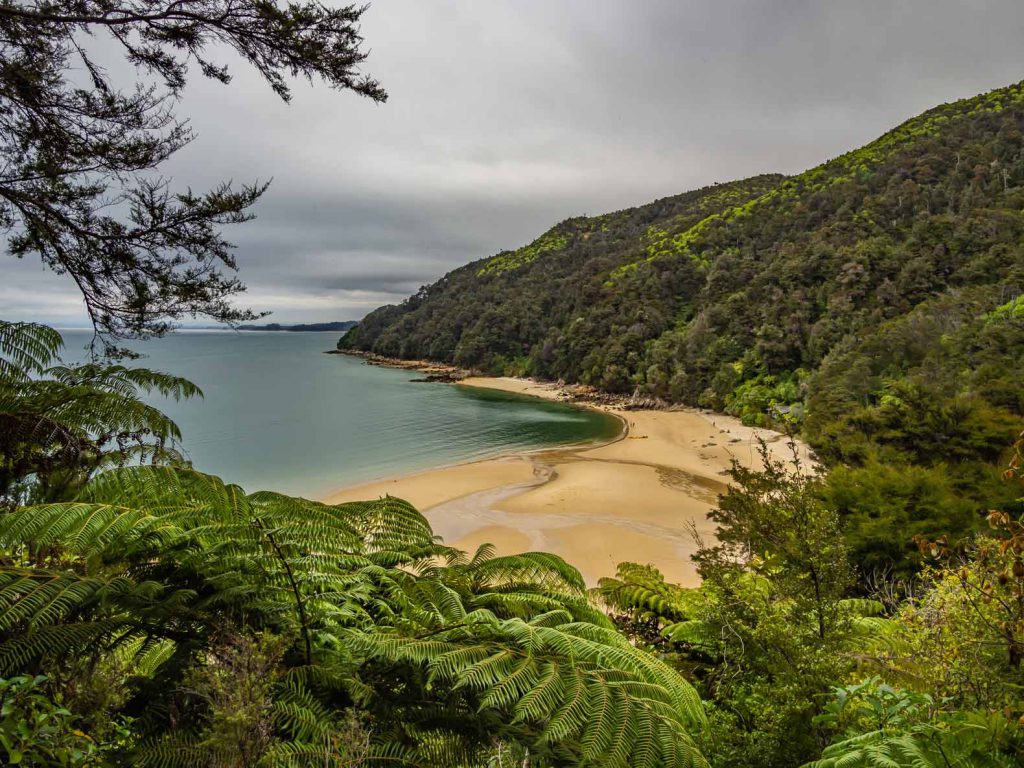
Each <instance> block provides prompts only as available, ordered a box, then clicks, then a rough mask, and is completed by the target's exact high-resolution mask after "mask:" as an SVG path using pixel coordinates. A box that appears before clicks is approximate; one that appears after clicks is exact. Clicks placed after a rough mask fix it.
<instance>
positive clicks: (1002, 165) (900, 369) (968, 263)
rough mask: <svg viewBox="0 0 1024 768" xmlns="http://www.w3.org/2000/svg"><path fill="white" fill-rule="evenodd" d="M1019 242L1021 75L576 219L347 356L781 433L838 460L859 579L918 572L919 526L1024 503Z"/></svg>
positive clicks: (416, 300) (352, 344) (355, 341)
mask: <svg viewBox="0 0 1024 768" xmlns="http://www.w3.org/2000/svg"><path fill="white" fill-rule="evenodd" d="M1022 243H1024V84H1017V85H1012V86H1009V87H1007V88H1002V89H999V90H996V91H993V92H991V93H988V94H984V95H982V96H978V97H975V98H971V99H965V100H963V101H958V102H955V103H953V104H947V105H943V106H940V107H937V108H935V109H932V110H930V111H928V112H926V113H924V114H923V115H920V116H919V117H916V118H913V119H912V120H909V121H907V122H906V123H904V124H903V125H901V126H899V127H898V128H896V129H895V130H893V131H890V132H889V133H887V134H886V135H884V136H882V137H881V138H879V139H878V140H877V141H874V142H872V143H871V144H869V145H867V146H866V147H863V148H861V149H858V150H856V151H853V152H850V153H848V154H846V155H843V156H842V157H839V158H836V159H834V160H831V161H829V162H827V163H824V164H822V165H820V166H818V167H816V168H813V169H811V170H809V171H807V172H806V173H803V174H800V175H799V176H795V177H792V178H783V177H779V176H761V177H756V178H753V179H747V180H745V181H739V182H734V183H731V184H721V185H716V186H713V187H708V188H705V189H702V190H698V191H696V192H691V193H688V194H686V195H680V196H677V197H673V198H666V199H664V200H659V201H657V202H655V203H652V204H650V205H646V206H642V207H640V208H635V209H631V210H626V211H619V212H617V213H613V214H608V215H606V216H599V217H595V218H577V219H570V220H568V221H565V222H562V223H561V224H559V225H558V226H556V227H555V228H554V229H552V230H551V231H550V232H549V233H547V234H546V235H544V236H543V237H541V238H540V239H539V240H537V241H535V242H534V243H533V244H531V245H530V246H528V247H526V248H525V249H520V250H519V251H515V252H511V253H507V254H499V255H498V256H496V257H494V258H492V259H489V260H484V261H481V262H476V263H474V264H469V265H467V266H466V267H463V268H461V269H457V270H455V271H453V272H451V273H450V274H448V275H446V276H445V277H444V278H442V279H441V280H439V281H438V282H437V283H435V284H433V285H430V286H426V287H425V288H423V289H421V291H420V292H419V293H418V294H417V295H416V296H413V297H411V298H409V299H408V300H406V301H405V302H404V303H403V304H401V305H399V306H389V307H382V308H381V309H379V310H377V311H376V312H373V313H371V314H370V315H368V316H367V317H366V319H365V320H363V321H362V322H361V323H360V325H359V326H357V327H356V328H354V329H352V330H351V331H349V332H348V333H347V334H346V335H345V336H344V337H343V338H342V339H341V341H340V342H339V347H340V348H342V349H359V350H372V351H374V352H377V353H380V354H384V355H390V356H394V357H409V358H429V359H437V360H443V361H447V362H452V363H455V364H458V365H462V366H465V367H470V368H478V369H481V370H484V371H489V372H494V373H500V374H512V375H526V376H537V377H540V378H546V379H562V380H566V381H575V382H583V383H586V384H590V385H593V386H595V387H598V388H600V389H603V390H607V391H610V392H618V393H623V394H630V393H634V392H635V393H638V394H641V395H644V396H653V397H658V398H662V399H664V400H667V401H672V402H682V403H688V404H692V405H699V406H705V407H709V408H713V409H716V410H723V411H725V412H727V413H731V414H734V415H736V416H739V417H740V418H741V419H742V420H743V421H744V422H745V423H747V424H755V425H772V424H774V425H784V426H785V427H786V428H787V429H790V430H796V431H798V432H799V433H800V435H801V436H802V437H803V438H804V439H805V440H807V441H808V442H809V443H810V444H811V445H812V446H813V447H814V448H815V449H816V451H817V452H818V455H819V457H820V458H821V459H822V460H823V461H824V462H825V463H826V464H827V465H828V466H829V467H835V468H837V471H836V472H834V473H832V474H831V475H830V476H829V479H828V481H827V485H828V488H827V489H826V491H825V492H826V493H827V495H828V496H829V499H830V501H831V503H832V504H833V505H835V506H836V507H837V508H838V509H839V512H840V514H841V516H842V518H843V521H844V525H845V526H846V528H847V531H848V533H847V540H848V542H849V545H850V548H851V551H852V554H853V558H854V562H855V564H856V565H857V566H858V567H859V568H860V570H861V572H862V573H863V574H869V573H871V572H885V571H890V570H893V569H895V570H896V571H898V572H900V573H902V574H904V575H909V574H911V573H913V572H914V571H915V570H917V569H919V568H920V567H921V558H920V557H919V556H918V554H917V552H916V550H915V548H914V547H913V545H912V543H911V538H912V536H913V535H920V536H924V537H931V538H935V537H937V536H939V535H942V534H946V535H948V536H950V537H952V538H953V539H956V540H961V539H966V538H969V537H970V535H971V534H972V532H974V531H976V530H978V529H979V526H980V525H981V521H982V516H981V514H979V513H980V512H982V511H983V510H987V509H990V508H999V509H1004V510H1006V511H1009V512H1014V513H1019V512H1020V511H1021V510H1020V508H1019V507H1017V506H1015V501H1014V497H1013V496H1012V494H1011V493H1010V492H1009V491H1008V490H1007V488H1006V487H1005V485H1003V484H1002V483H1000V481H999V473H1000V466H1001V464H1000V461H1001V458H1002V454H1003V452H1004V451H1005V448H1006V446H1007V445H1009V444H1010V443H1011V442H1012V440H1013V437H1014V435H1016V434H1017V432H1019V431H1020V429H1021V427H1022V426H1024V384H1022V380H1021V378H1020V376H1019V375H1018V374H1017V372H1018V371H1019V370H1020V367H1021V365H1022V364H1024V313H1022V310H1021V307H1022V306H1024V304H1022V301H1021V299H1020V294H1021V290H1022V289H1021V285H1022V284H1024V272H1022V269H1024V266H1022V265H1024V251H1022V248H1024V245H1022ZM499 266H500V268H499ZM481 307H484V308H486V309H484V310H481V309H480V308H481ZM896 526H898V527H900V528H901V529H905V530H907V531H908V532H909V534H910V535H909V536H907V537H905V538H901V539H900V540H898V541H894V540H893V537H892V536H890V535H889V533H890V532H891V531H892V530H893V528H894V527H896Z"/></svg>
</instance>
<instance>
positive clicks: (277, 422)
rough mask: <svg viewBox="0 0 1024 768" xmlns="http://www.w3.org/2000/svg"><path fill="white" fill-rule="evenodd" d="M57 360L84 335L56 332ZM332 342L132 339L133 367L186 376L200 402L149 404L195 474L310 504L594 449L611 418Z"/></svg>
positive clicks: (613, 423)
mask: <svg viewBox="0 0 1024 768" xmlns="http://www.w3.org/2000/svg"><path fill="white" fill-rule="evenodd" d="M63 333H64V340H65V345H66V346H65V355H64V356H65V359H68V360H72V359H75V358H79V357H82V356H83V355H84V352H83V348H84V346H85V345H86V343H87V342H88V340H89V338H90V335H89V334H88V333H86V332H84V331H64V332H63ZM337 337H338V334H337V333H281V332H278V333H269V332H268V333H264V332H256V331H246V332H242V333H232V332H221V331H194V332H189V331H186V332H178V333H174V334H171V335H170V336H167V337H165V338H163V339H155V340H152V341H147V342H136V343H134V344H133V345H132V347H133V348H134V349H135V350H136V351H138V352H141V353H143V354H144V355H145V357H144V358H143V359H141V360H138V361H136V362H135V363H133V364H134V365H138V366H143V367H147V368H154V369H157V370H162V371H168V372H171V373H174V374H177V375H179V376H185V377H186V378H189V379H191V380H192V381H194V382H195V383H196V384H198V385H199V386H200V387H201V388H202V390H203V393H204V395H205V397H204V398H203V399H202V400H188V401H184V402H180V403H176V402H174V401H173V400H164V399H162V398H154V399H153V401H154V402H155V403H156V404H158V405H159V406H160V407H161V408H163V409H164V410H165V411H166V412H167V413H168V414H170V415H171V416H172V417H173V418H174V419H175V421H177V422H178V425H179V426H180V427H181V430H182V433H183V435H184V447H185V450H186V451H187V453H188V455H189V457H190V458H191V460H192V462H193V464H194V465H195V466H196V468H198V469H201V470H203V471H204V472H211V473H213V474H217V475H220V476H222V477H224V478H225V479H227V480H230V481H231V482H235V483H239V484H240V485H242V486H243V487H244V488H245V489H246V490H248V491H254V490H259V489H273V490H279V491H283V492H285V493H290V494H296V495H303V496H309V497H313V498H316V497H319V496H323V495H325V494H327V493H329V492H330V491H332V490H334V489H336V488H340V487H342V486H345V485H350V484H353V483H359V482H363V481H367V480H373V479H377V478H381V477H387V476H391V475H397V474H403V473H407V472H412V471H415V470H419V469H426V468H429V467H435V466H442V465H445V464H451V463H454V462H459V461H466V460H468V459H475V458H482V457H486V456H493V455H496V454H500V453H507V452H509V451H513V450H522V449H532V448H542V447H548V446H554V445H562V444H568V443H576V442H583V441H590V440H599V439H606V438H610V437H613V436H614V435H616V434H617V433H618V431H619V422H618V420H617V419H615V418H613V417H610V416H607V415H604V414H601V413H597V412H594V411H586V410H581V409H578V408H573V407H572V406H568V405H565V404H563V403H553V402H547V401H542V400H536V399H534V398H529V397H520V396H517V395H510V394H505V393H502V392H494V391H491V390H481V389H473V388H470V387H459V386H452V385H448V384H436V383H415V382H411V381H410V379H413V378H416V377H417V376H418V374H416V373H415V372H410V371H402V370H396V369H391V368H379V367H375V366H369V365H364V364H363V363H362V361H360V360H358V359H355V358H351V357H345V356H343V355H325V354H322V353H323V351H324V350H327V349H331V348H333V347H334V344H335V342H336V341H337Z"/></svg>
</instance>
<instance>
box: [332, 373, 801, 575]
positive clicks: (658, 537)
mask: <svg viewBox="0 0 1024 768" xmlns="http://www.w3.org/2000/svg"><path fill="white" fill-rule="evenodd" d="M431 365H433V364H431ZM397 367H403V368H409V369H415V366H414V365H412V364H408V363H406V364H403V365H401V366H397ZM448 373H451V371H450V370H449V371H448ZM465 373H468V372H465ZM441 380H442V381H443V379H441ZM447 381H448V382H449V383H451V384H452V385H454V386H471V387H479V388H486V389H498V390H502V391H505V392H513V393H516V394H521V395H530V396H534V397H541V398H544V399H549V400H558V401H562V402H569V403H573V404H575V405H578V406H580V407H589V408H594V409H597V410H601V411H603V412H605V413H608V414H610V415H613V416H616V417H617V418H619V419H620V420H622V422H623V425H624V426H623V431H622V433H620V435H619V436H618V437H617V438H615V439H613V440H610V441H603V442H600V443H597V444H594V443H584V444H579V445H572V446H561V447H558V448H543V449H537V450H534V451H519V452H515V453H512V454H508V455H504V456H500V457H496V458H485V459H478V460H475V461H469V462H464V463H460V464H455V465H451V466H447V467H439V468H434V469H429V470H424V471H419V472H413V473H410V474H406V475H402V476H398V477H392V478H387V479H384V480H377V481H372V482H367V483H361V484H358V485H354V486H348V487H345V488H341V489H339V490H338V491H336V492H334V493H331V494H328V495H327V496H325V497H324V498H323V500H324V501H327V502H330V503H340V502H345V501H355V500H360V499H367V498H376V497H380V496H384V495H391V496H397V497H400V498H403V499H405V500H407V501H409V502H410V503H411V504H413V505H414V506H415V507H417V509H419V510H420V511H421V512H422V513H423V514H424V515H425V516H426V517H427V519H428V520H429V521H430V523H431V525H432V526H433V527H434V530H435V532H436V533H438V534H439V535H441V536H442V537H443V538H444V540H445V542H446V543H447V544H449V545H452V546H456V547H459V548H461V549H465V550H468V551H470V552H472V551H473V550H475V549H476V547H478V546H479V545H481V544H483V543H487V542H489V543H492V544H494V546H495V549H496V551H497V554H499V555H504V554H513V553H515V552H522V551H528V550H542V551H547V552H553V553H555V554H558V555H561V556H562V557H564V558H565V559H566V560H567V561H568V562H569V563H571V564H572V565H574V566H575V567H576V568H578V569H579V570H580V571H581V573H582V574H583V576H584V578H585V579H586V581H587V583H588V584H591V585H593V584H596V583H597V580H598V579H599V578H601V577H602V576H612V575H614V573H615V567H616V565H617V564H618V563H620V562H625V561H632V562H639V563H652V564H654V565H655V566H657V567H658V568H659V569H660V570H661V571H662V572H663V573H664V574H665V577H666V578H667V579H668V580H670V581H675V582H677V583H680V584H684V585H695V584H696V583H697V582H698V578H697V575H696V571H695V569H694V566H693V563H692V561H691V560H690V555H691V554H692V553H693V552H694V550H695V548H696V541H695V538H694V536H695V535H696V536H701V537H704V538H707V537H710V536H713V533H714V525H713V524H712V523H710V521H708V520H707V513H708V511H710V510H711V509H712V508H713V507H714V505H715V503H716V502H717V498H718V495H719V494H721V493H723V492H724V491H725V489H726V487H727V485H726V483H727V481H728V469H729V467H730V466H731V461H732V460H733V459H736V460H737V461H739V462H740V463H741V464H744V465H747V466H751V465H755V464H758V463H759V459H758V457H757V453H756V438H757V437H758V436H761V437H764V438H765V439H766V440H767V441H768V443H769V447H770V448H771V449H773V450H772V452H773V454H775V455H777V456H781V457H785V456H786V455H787V451H786V446H787V444H788V441H787V440H786V438H785V436H784V435H782V434H780V433H778V432H772V431H770V430H765V429H756V428H752V427H746V426H743V425H742V424H740V423H739V421H738V420H737V419H734V418H733V417H730V416H723V415H721V414H710V413H706V412H703V411H699V410H696V409H683V408H673V409H652V408H636V407H635V406H633V407H632V408H630V407H628V405H626V403H627V402H628V401H625V400H624V399H623V400H619V401H617V402H593V401H590V400H587V399H583V400H579V399H576V394H575V393H574V392H573V389H571V388H566V387H562V386H560V385H558V384H553V383H539V382H535V381H531V380H527V379H515V378H508V377H500V378H498V377H480V376H472V375H465V376H462V377H460V378H459V379H448V380H447ZM798 449H799V451H800V454H801V459H802V460H808V461H809V455H808V454H807V450H806V447H803V446H798Z"/></svg>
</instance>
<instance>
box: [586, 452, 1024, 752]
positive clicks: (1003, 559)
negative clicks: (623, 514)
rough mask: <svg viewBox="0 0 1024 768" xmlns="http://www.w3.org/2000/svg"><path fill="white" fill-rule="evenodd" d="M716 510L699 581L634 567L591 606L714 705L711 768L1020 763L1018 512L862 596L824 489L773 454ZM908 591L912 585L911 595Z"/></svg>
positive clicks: (1023, 712) (1021, 557)
mask: <svg viewBox="0 0 1024 768" xmlns="http://www.w3.org/2000/svg"><path fill="white" fill-rule="evenodd" d="M762 457H763V459H764V461H765V465H766V468H765V469H764V470H763V471H750V470H746V469H742V468H740V467H736V468H735V469H734V471H733V481H734V484H733V486H731V488H730V490H729V491H728V493H727V494H726V495H725V496H723V497H722V499H721V501H720V503H719V507H718V509H717V510H716V511H715V512H714V513H713V514H712V517H713V519H714V520H715V521H716V522H717V523H718V528H717V532H716V538H717V541H716V542H715V543H713V544H712V543H704V544H702V545H701V546H700V548H699V550H698V552H697V555H696V556H695V559H696V561H697V563H698V567H699V573H700V576H701V578H702V583H701V585H700V586H699V587H697V588H695V589H684V588H682V587H679V586H676V585H673V584H668V583H666V582H665V581H664V579H663V578H662V577H661V574H660V573H658V572H657V571H656V570H654V569H653V568H651V567H650V566H638V565H635V564H630V563H626V564H623V565H621V566H620V567H619V572H618V574H617V577H616V578H607V579H602V580H601V582H600V585H599V587H598V588H597V589H596V590H595V596H596V597H597V598H598V599H599V600H600V601H602V602H603V603H604V604H605V605H607V606H608V607H609V610H610V613H611V615H612V616H613V617H614V619H615V621H616V623H617V624H618V625H619V626H620V628H622V630H623V631H624V632H625V633H626V634H627V635H629V636H630V637H632V638H633V639H634V642H636V643H637V645H638V646H641V647H647V648H650V649H651V650H653V651H655V652H656V653H658V654H659V655H662V656H663V657H664V658H666V659H667V660H669V661H670V663H672V664H673V665H674V666H676V668H678V669H680V670H681V671H683V672H684V674H686V675H687V676H688V677H689V678H691V679H693V680H695V681H697V683H698V689H699V690H700V692H701V695H702V697H703V698H705V699H706V700H707V701H708V711H709V728H708V730H707V731H706V732H705V736H704V742H703V745H704V752H705V754H706V755H707V756H708V758H709V761H710V762H711V764H712V765H714V766H719V765H720V766H723V767H724V766H730V767H731V766H751V767H753V766H766V765H769V766H799V765H802V764H806V765H808V766H813V768H838V767H839V766H858V767H859V766H888V767H889V768H902V767H904V766H905V767H907V768H910V767H911V766H914V767H915V768H919V767H920V766H925V767H929V766H936V767H940V766H941V767H942V768H950V767H951V766H963V767H964V768H967V767H968V766H972V767H973V766H999V767H1001V766H1014V765H1019V764H1020V761H1021V760H1022V759H1024V697H1022V696H1021V690H1022V687H1021V686H1022V684H1024V669H1022V659H1024V656H1022V653H1024V634H1022V633H1024V622H1022V621H1021V619H1022V618H1024V614H1022V613H1021V606H1022V605H1024V603H1022V602H1021V599H1022V596H1024V526H1022V523H1021V521H1019V520H1015V519H1013V518H1011V517H1009V516H1007V515H1006V514H1005V513H1002V512H995V513H993V514H992V516H991V518H990V523H991V526H992V527H991V530H990V532H989V533H988V534H985V535H979V536H977V537H976V538H975V539H974V540H972V542H971V543H970V544H969V545H968V546H967V547H966V548H965V549H963V550H962V551H960V552H958V553H953V552H951V551H949V550H947V549H944V548H943V546H942V544H941V543H934V542H926V541H923V540H922V541H921V546H922V548H923V549H924V550H925V551H926V552H928V554H929V555H930V556H931V555H933V556H934V557H932V559H931V561H930V564H929V567H928V568H927V569H926V570H925V571H924V572H923V573H922V574H921V575H920V576H919V577H917V578H916V579H915V580H914V582H913V583H912V585H910V586H911V588H910V589H909V590H908V589H905V588H903V587H902V586H900V585H896V584H894V583H892V582H879V583H877V584H876V590H875V592H874V594H873V595H872V597H871V598H870V599H866V598H861V597H856V596H852V593H851V591H850V587H851V586H852V584H853V579H852V576H853V572H852V569H851V567H850V561H849V558H848V556H847V551H846V547H845V546H844V543H843V537H842V535H841V533H840V531H839V526H840V522H841V518H840V515H839V513H838V511H837V510H836V509H835V508H834V507H830V506H829V505H828V504H827V503H824V502H823V501H822V491H823V487H824V484H825V478H823V477H822V476H820V475H808V474H805V473H803V474H802V473H801V472H800V471H799V470H800V468H799V467H786V466H785V465H783V464H781V463H778V462H775V461H773V460H771V458H770V456H769V455H768V454H767V451H763V452H762ZM904 586H905V585H904Z"/></svg>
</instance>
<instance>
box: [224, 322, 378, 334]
mask: <svg viewBox="0 0 1024 768" xmlns="http://www.w3.org/2000/svg"><path fill="white" fill-rule="evenodd" d="M356 325H358V321H356V320H336V321H334V322H333V323H300V324H298V325H281V324H280V323H267V324H266V325H239V326H237V330H239V331H348V330H349V329H351V328H354V327H355V326H356Z"/></svg>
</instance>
